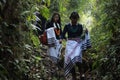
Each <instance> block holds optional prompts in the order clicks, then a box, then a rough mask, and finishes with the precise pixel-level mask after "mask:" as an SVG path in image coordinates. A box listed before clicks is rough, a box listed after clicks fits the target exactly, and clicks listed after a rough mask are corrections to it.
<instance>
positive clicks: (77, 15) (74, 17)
mask: <svg viewBox="0 0 120 80" xmlns="http://www.w3.org/2000/svg"><path fill="white" fill-rule="evenodd" d="M69 18H70V19H79V18H80V16H79V14H78V13H77V12H72V13H71V15H70V17H69Z"/></svg>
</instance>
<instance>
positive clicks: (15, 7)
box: [0, 0, 120, 80]
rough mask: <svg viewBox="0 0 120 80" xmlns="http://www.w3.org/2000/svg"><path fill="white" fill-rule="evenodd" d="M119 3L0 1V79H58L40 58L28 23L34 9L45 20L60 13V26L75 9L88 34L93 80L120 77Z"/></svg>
mask: <svg viewBox="0 0 120 80" xmlns="http://www.w3.org/2000/svg"><path fill="white" fill-rule="evenodd" d="M119 4H120V0H0V80H40V79H45V80H47V79H48V78H52V80H58V77H56V76H52V77H51V76H49V72H47V71H48V70H49V68H50V65H48V66H47V68H46V65H47V64H50V62H47V60H46V58H43V54H46V51H45V50H44V49H43V47H41V46H40V45H41V43H40V42H39V39H38V36H37V35H36V30H35V29H34V27H33V26H31V24H32V23H33V21H35V16H34V14H33V13H34V12H36V11H38V12H40V13H41V14H42V16H44V17H45V18H46V19H47V20H49V19H50V17H51V15H52V13H53V12H54V11H57V12H59V13H60V14H61V18H62V27H64V25H65V24H66V23H68V22H69V15H70V13H71V12H72V11H78V12H79V14H80V17H81V19H80V22H81V23H82V24H83V25H84V26H85V27H87V28H88V30H89V31H90V34H91V41H92V48H91V49H89V50H88V51H87V52H86V53H85V58H86V59H87V60H88V62H87V63H88V64H90V65H91V66H92V70H91V74H92V75H93V80H94V79H97V80H117V79H118V78H120V75H119V74H120V55H119V53H120V51H119V49H120V35H119V34H120V23H119V22H120V16H119V15H120V10H119V8H120V5H119ZM63 44H64V43H63ZM45 49H46V47H45ZM49 61H50V60H49ZM45 62H46V63H45ZM51 69H52V68H50V70H51ZM61 80H62V79H61ZM63 80H64V79H63Z"/></svg>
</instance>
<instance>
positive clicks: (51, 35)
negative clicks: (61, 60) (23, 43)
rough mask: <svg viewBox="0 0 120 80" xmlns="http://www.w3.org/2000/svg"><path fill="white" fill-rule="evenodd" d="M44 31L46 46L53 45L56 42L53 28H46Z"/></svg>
mask: <svg viewBox="0 0 120 80" xmlns="http://www.w3.org/2000/svg"><path fill="white" fill-rule="evenodd" d="M46 31H47V41H48V45H50V44H55V42H56V36H55V31H54V27H51V28H48V29H47V30H46Z"/></svg>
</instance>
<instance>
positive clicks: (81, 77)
mask: <svg viewBox="0 0 120 80" xmlns="http://www.w3.org/2000/svg"><path fill="white" fill-rule="evenodd" d="M76 65H77V67H78V70H79V73H80V80H85V79H84V77H85V76H84V68H83V67H82V63H80V62H77V63H76Z"/></svg>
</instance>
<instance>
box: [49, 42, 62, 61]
mask: <svg viewBox="0 0 120 80" xmlns="http://www.w3.org/2000/svg"><path fill="white" fill-rule="evenodd" d="M61 48H62V44H60V43H59V40H56V44H55V46H51V47H48V55H49V56H50V58H51V59H52V61H53V62H54V63H57V62H58V60H59V58H60V55H61Z"/></svg>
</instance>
